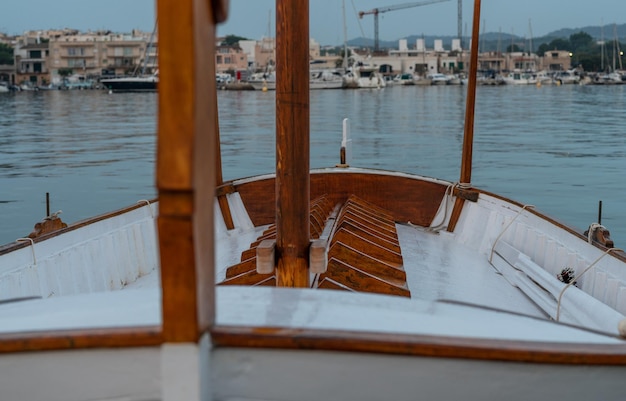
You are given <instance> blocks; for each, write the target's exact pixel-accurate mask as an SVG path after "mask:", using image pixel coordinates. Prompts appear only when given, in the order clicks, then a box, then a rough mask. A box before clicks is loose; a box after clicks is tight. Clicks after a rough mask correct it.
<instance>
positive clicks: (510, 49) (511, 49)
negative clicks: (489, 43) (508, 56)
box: [506, 44, 522, 53]
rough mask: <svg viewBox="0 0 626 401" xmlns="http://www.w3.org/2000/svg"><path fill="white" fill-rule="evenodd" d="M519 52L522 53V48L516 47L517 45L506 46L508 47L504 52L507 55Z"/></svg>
mask: <svg viewBox="0 0 626 401" xmlns="http://www.w3.org/2000/svg"><path fill="white" fill-rule="evenodd" d="M521 51H522V48H521V47H519V46H518V45H516V44H512V45H508V46H507V47H506V52H507V53H515V52H521Z"/></svg>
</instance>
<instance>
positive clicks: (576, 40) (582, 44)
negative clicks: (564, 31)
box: [569, 31, 596, 53]
mask: <svg viewBox="0 0 626 401" xmlns="http://www.w3.org/2000/svg"><path fill="white" fill-rule="evenodd" d="M569 42H570V44H571V46H572V48H571V49H570V51H572V52H574V53H575V52H578V51H581V50H591V49H593V48H594V47H596V43H595V41H594V40H593V38H592V37H591V35H589V34H588V33H586V32H582V31H581V32H578V33H574V34H571V35H570V37H569Z"/></svg>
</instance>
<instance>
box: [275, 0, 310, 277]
mask: <svg viewBox="0 0 626 401" xmlns="http://www.w3.org/2000/svg"><path fill="white" fill-rule="evenodd" d="M276 21H277V24H276V77H277V82H276V227H277V235H276V254H277V259H278V261H277V266H276V281H277V283H278V286H285V287H308V286H309V270H308V265H309V261H308V258H309V237H310V234H309V230H310V227H309V202H310V197H309V194H310V178H309V47H308V45H306V44H307V43H309V23H308V21H309V5H308V1H302V0H277V1H276Z"/></svg>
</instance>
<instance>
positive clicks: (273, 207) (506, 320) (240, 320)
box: [0, 0, 626, 401]
mask: <svg viewBox="0 0 626 401" xmlns="http://www.w3.org/2000/svg"><path fill="white" fill-rule="evenodd" d="M157 4H158V14H159V24H160V26H159V32H160V41H159V46H160V52H159V54H160V55H161V60H160V72H161V81H160V83H159V92H160V95H159V141H158V158H157V186H158V189H159V198H158V202H142V203H141V204H138V205H136V206H134V207H133V208H130V209H128V210H122V211H118V212H116V213H113V214H111V215H106V216H100V217H99V218H96V219H92V220H89V221H85V222H82V223H81V224H77V225H71V226H69V227H65V228H61V229H60V230H58V231H54V232H52V233H48V234H43V235H41V236H39V237H37V236H36V235H33V236H34V237H35V238H31V239H28V240H25V241H23V242H19V243H15V244H9V245H7V246H5V247H3V248H1V249H0V258H1V259H0V262H1V263H0V274H1V276H0V291H1V293H0V295H1V296H2V301H0V322H2V324H1V325H0V352H1V353H2V357H0V389H2V393H1V394H2V398H3V399H5V398H6V399H11V400H13V399H27V400H35V401H36V400H101V399H106V400H181V399H184V400H211V399H215V400H242V399H255V400H287V399H294V400H295V399H297V400H318V399H341V400H379V399H398V400H413V399H416V398H425V399H460V398H463V399H470V400H479V399H480V400H484V399H503V398H504V399H507V400H527V399H554V398H559V399H568V400H589V399H602V400H618V399H620V400H621V399H622V398H623V394H624V388H625V385H624V379H623V377H624V374H625V373H626V343H625V342H624V336H625V335H626V327H625V326H626V324H625V320H624V314H626V287H625V285H626V269H625V267H626V255H624V253H623V252H622V251H621V250H618V249H615V248H614V247H613V246H612V245H611V244H610V243H609V242H607V241H606V239H605V244H606V245H608V246H605V245H602V244H600V243H599V242H598V241H597V240H601V238H596V240H594V238H595V237H597V236H594V233H598V232H602V227H597V226H592V227H591V229H590V231H591V234H590V235H589V236H588V237H586V236H583V235H581V234H580V233H577V232H575V231H574V230H571V229H570V228H568V227H567V226H565V225H563V224H560V223H558V222H556V221H554V220H553V219H550V218H549V217H547V216H545V215H544V214H542V213H540V212H538V211H535V210H534V209H533V208H532V207H530V206H528V205H523V204H520V203H518V202H515V201H512V200H509V199H506V198H505V197H502V196H499V195H497V194H493V193H489V192H486V191H483V190H480V189H478V188H475V187H473V186H472V185H471V148H472V146H471V142H472V126H473V110H474V100H473V99H474V91H475V88H476V80H475V79H476V74H475V73H474V72H475V71H476V64H477V56H476V55H477V51H476V50H477V48H476V46H477V44H478V43H479V41H478V32H479V26H478V25H479V24H478V22H479V20H480V18H479V16H480V6H481V2H480V0H475V2H474V23H473V28H472V30H473V40H472V46H473V48H472V61H471V66H472V67H471V68H472V72H473V73H471V74H470V77H471V78H470V81H469V85H468V97H467V99H468V100H467V105H466V110H467V112H466V128H465V139H464V151H463V154H462V163H461V166H462V168H461V173H460V182H461V183H463V184H454V183H450V182H446V181H443V180H438V179H434V178H427V177H421V176H416V175H410V174H404V173H401V172H389V171H377V170H370V169H360V168H354V167H350V166H348V165H347V164H348V163H347V162H348V160H347V159H342V160H340V163H339V164H338V166H335V167H330V168H327V169H320V170H314V171H310V168H309V165H308V160H309V158H308V155H307V152H308V143H309V109H308V96H309V88H308V83H309V79H308V68H307V67H308V49H307V48H306V47H297V46H292V47H289V46H286V44H287V43H307V42H308V21H309V19H308V7H305V6H303V2H302V1H301V0H279V1H278V4H277V33H278V35H277V40H278V47H277V66H278V71H277V77H278V81H277V86H276V108H277V119H278V122H279V123H278V124H277V133H276V136H277V169H276V173H275V174H271V175H266V176H259V177H250V178H243V179H238V180H234V181H229V182H224V181H223V180H222V178H221V162H220V157H219V151H218V147H219V146H218V144H219V126H218V122H217V100H216V96H215V94H216V88H215V80H214V79H212V77H213V73H214V71H207V68H208V69H209V70H210V69H211V68H213V67H212V66H213V65H214V63H213V62H212V61H213V60H214V58H213V56H214V54H213V50H212V49H211V48H210V47H209V46H204V45H202V44H205V43H215V24H216V23H217V22H219V21H221V20H224V19H225V17H226V11H227V4H226V3H225V2H220V1H211V2H209V1H204V0H186V1H183V2H180V1H178V0H176V1H175V0H159V1H158V3H157ZM286 59H288V60H289V61H290V62H289V63H286V62H281V61H284V60H286ZM198 71H201V72H202V73H198ZM346 142H347V141H346ZM345 153H347V152H345V151H344V152H342V154H345ZM207 155H215V157H207ZM155 219H156V225H155ZM49 220H53V216H51V218H50V219H49ZM44 225H45V224H44ZM31 240H32V241H31ZM157 249H158V254H157ZM157 255H158V256H157ZM7 293H9V294H10V295H9V296H6V295H5V294H7Z"/></svg>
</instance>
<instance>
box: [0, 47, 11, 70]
mask: <svg viewBox="0 0 626 401" xmlns="http://www.w3.org/2000/svg"><path fill="white" fill-rule="evenodd" d="M13 62H14V61H13V48H12V47H11V46H9V45H7V44H5V43H0V64H9V65H13Z"/></svg>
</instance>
